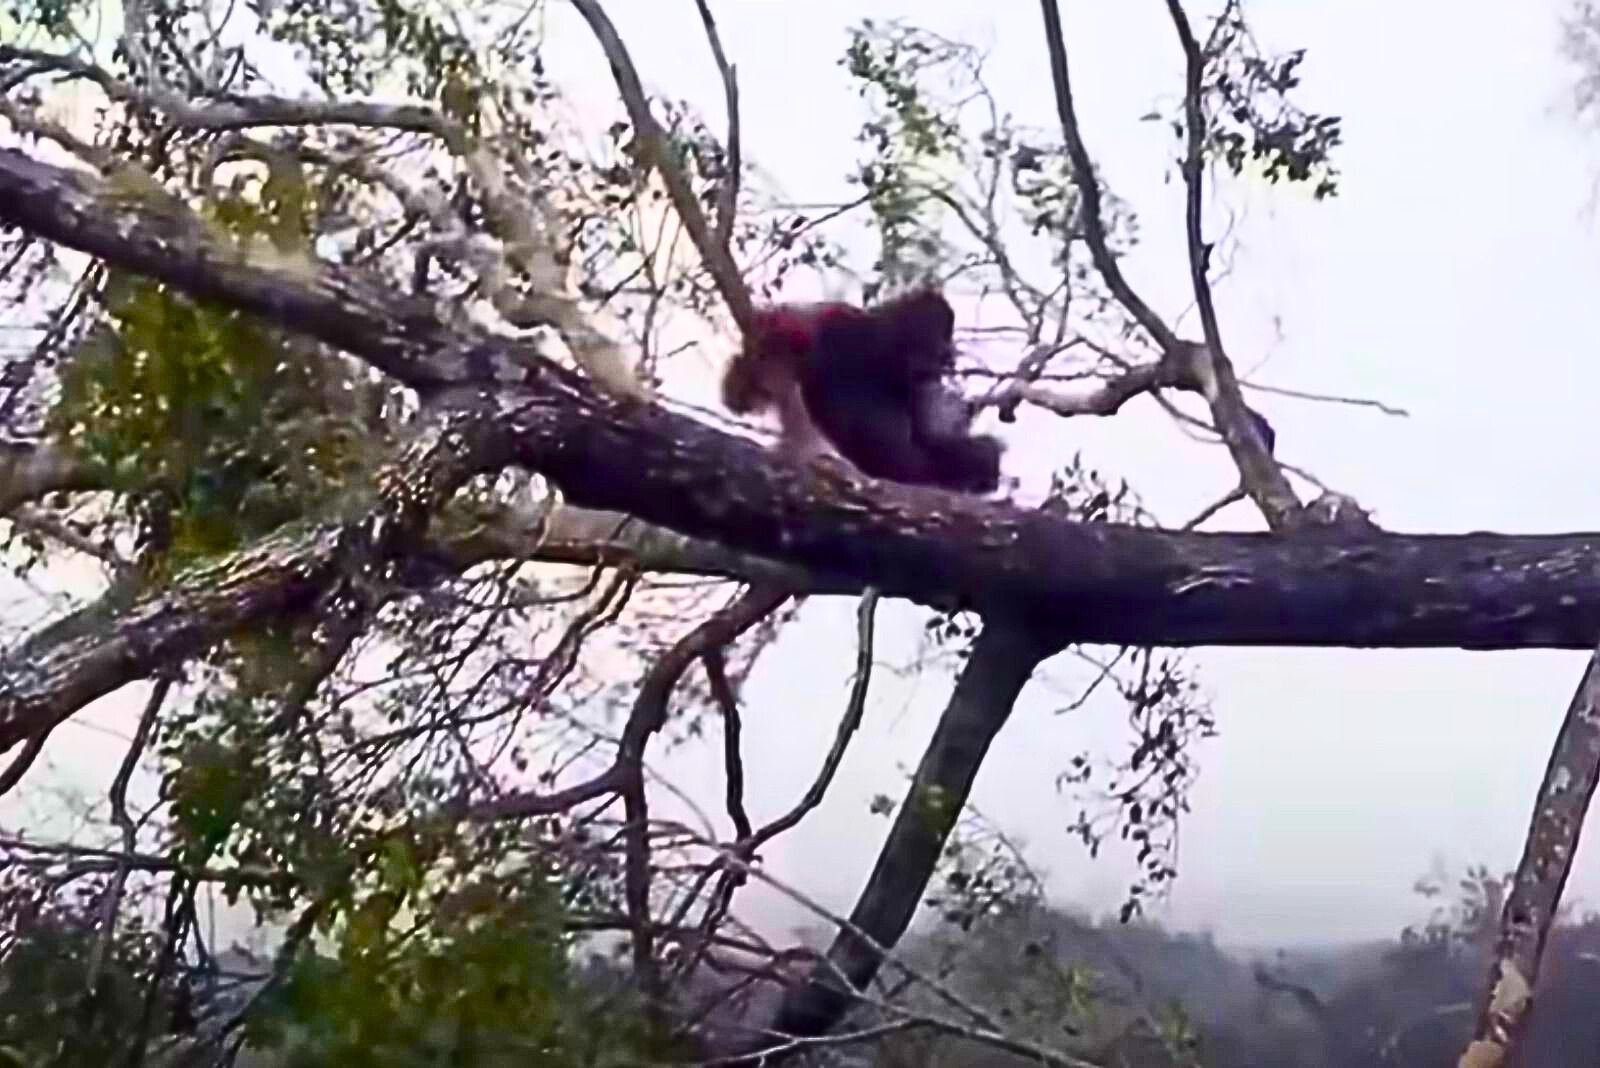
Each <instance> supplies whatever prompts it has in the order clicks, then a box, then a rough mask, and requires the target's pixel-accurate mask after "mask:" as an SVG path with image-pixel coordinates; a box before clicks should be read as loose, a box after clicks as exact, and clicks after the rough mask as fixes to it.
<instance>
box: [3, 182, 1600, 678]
mask: <svg viewBox="0 0 1600 1068" xmlns="http://www.w3.org/2000/svg"><path fill="white" fill-rule="evenodd" d="M169 218H170V213H169V212H168V211H166V210H163V209H162V208H160V207H159V206H152V205H151V204H149V203H148V202H146V201H144V200H142V199H138V198H135V199H131V200H128V199H120V198H118V197H117V196H115V194H113V193H111V192H110V191H109V190H108V189H107V187H106V185H105V183H101V182H98V181H97V180H96V179H94V178H92V177H89V176H85V175H82V174H77V173H74V172H70V171H67V170H64V169H62V168H58V167H52V166H50V165H47V164H44V163H40V162H38V161H35V160H32V159H29V158H28V157H27V156H25V155H23V154H21V153H18V152H14V151H0V221H4V222H8V223H11V224H13V225H18V226H21V227H23V228H24V229H26V230H29V231H30V232H33V233H36V234H38V235H39V236H41V237H46V238H50V239H52V240H56V241H59V242H61V243H63V244H67V245H70V246H72V247H75V248H80V249H83V250H85V251H88V252H91V253H93V254H95V255H98V256H100V257H102V258H103V259H105V260H107V261H108V262H110V263H112V264H114V265H116V266H119V267H122V268H124V269H128V270H135V271H140V272H143V273H146V274H148V275H150V276H152V277H156V278H159V279H161V280H162V281H165V282H167V283H168V284H170V285H173V286H174V287H175V288H178V289H180V290H183V291H185V292H188V293H190V294H191V295H194V296H198V297H205V298H210V299H214V300H218V301H222V302H225V303H228V304H230V305H233V306H235V307H239V308H243V309H245V310H249V311H253V312H256V313H258V314H262V315H264V316H267V317H270V318H271V319H272V320H274V321H275V322H278V323H279V324H281V325H284V326H286V327H288V328H290V329H295V330H299V331H301V332H304V333H307V334H310V335H313V336H316V337H318V338H320V339H322V340H324V341H327V342H329V343H330V344H336V345H339V346H340V347H342V348H345V349H346V350H347V351H349V352H351V353H353V354H355V355H357V356H358V357H361V358H364V359H366V360H368V361H369V362H371V363H372V364H373V365H374V366H378V367H380V368H383V369H384V370H386V371H389V372H390V373H393V374H395V375H396V376H397V377H399V378H401V379H402V380H404V381H407V382H409V383H411V384H413V385H415V386H417V387H418V388H420V389H422V390H423V392H424V393H425V394H430V393H437V392H439V391H440V390H444V389H449V388H450V384H451V383H460V384H462V385H461V389H462V392H463V393H470V394H472V395H474V396H482V398H483V399H484V400H485V401H486V402H487V404H488V407H487V408H486V409H485V416H484V418H486V419H490V420H492V421H493V422H494V423H495V424H496V425H497V426H498V427H499V429H500V430H501V431H503V432H504V433H505V434H506V436H507V438H508V442H509V444H508V446H507V447H508V449H509V450H511V451H510V453H509V459H510V460H511V461H513V462H518V463H522V464H524V465H526V466H528V467H529V468H532V469H534V470H537V471H539V472H541V473H543V474H545V475H546V476H547V477H548V478H550V479H551V481H553V482H554V483H555V484H556V485H557V486H558V487H559V488H560V489H561V490H562V491H563V492H564V493H565V494H566V496H567V498H568V500H569V501H572V502H574V503H576V504H578V505H581V506H585V507H589V508H597V509H610V510H616V511H620V512H626V513H628V514H631V515H634V516H637V517H639V518H641V519H643V520H645V521H647V522H650V523H653V524H656V525H658V526H662V527H666V528H669V529H671V530H674V531H677V532H679V533H680V534H685V535H688V536H691V537H696V538H703V539H707V540H711V541H716V542H718V543H720V544H722V545H725V546H728V547H729V548H732V549H735V550H737V551H739V552H744V553H752V554H756V555H760V556H765V557H770V558H773V559H776V560H781V561H784V562H786V563H789V564H791V565H795V566H799V567H802V568H805V569H808V570H812V571H815V572H818V573H820V574H821V575H823V576H825V577H826V580H827V581H831V582H837V583H838V586H837V587H835V588H841V589H842V588H844V587H846V586H849V587H853V588H856V589H859V588H860V587H861V586H862V585H867V584H870V585H872V586H874V587H876V588H878V589H880V590H881V591H882V592H883V593H884V594H885V595H886V596H894V597H907V598H911V599H914V600H917V601H921V602H924V603H942V604H951V603H966V604H970V605H973V606H975V607H984V608H998V609H1001V610H1003V611H1007V612H1010V613H1011V614H1022V615H1028V616H1032V617H1034V618H1035V619H1036V620H1037V621H1039V622H1040V623H1043V624H1045V625H1047V626H1048V627H1050V628H1051V629H1052V630H1053V631H1054V632H1055V634H1056V636H1057V638H1058V639H1059V640H1063V641H1068V640H1070V641H1089V642H1110V643H1117V644H1124V643H1125V644H1141V645H1151V644H1153V645H1165V646H1192V645H1257V644H1266V645H1331V646H1389V647H1462V648H1572V649H1578V648H1582V649H1587V648H1590V647H1591V646H1592V643H1593V636H1594V634H1595V633H1597V632H1600V535H1590V534H1579V535H1568V536H1549V535H1540V536H1528V537H1515V536H1504V535H1494V534H1469V535H1420V536H1401V535H1389V534H1373V535H1369V536H1365V537H1356V536H1353V535H1349V534H1336V533H1331V532H1330V533H1324V532H1316V531H1307V532H1304V533H1301V534H1298V535H1296V536H1293V537H1281V536H1273V535H1265V534H1199V533H1173V532H1167V531H1159V530H1149V529H1138V528H1131V527H1125V526H1118V525H1113V524H1082V523H1075V522H1071V521H1068V520H1064V519H1061V518H1059V517H1055V516H1051V515H1046V514H1041V513H1038V512H1032V511H1023V510H1020V509H1017V508H1013V507H1009V506H1007V505H1005V504H1001V503H995V502H989V501H983V500H977V499H973V498H964V497H959V496H955V495H951V494H946V493H940V492H937V491H932V490H920V489H915V488H910V487H898V486H893V485H890V484H886V483H882V482H876V481H873V480H870V479H865V478H859V477H852V476H850V475H848V474H845V473H842V472H839V471H833V470H818V469H807V468H805V467H802V466H800V465H796V464H793V463H788V462H786V461H784V460H782V459H780V458H777V457H774V456H773V455H772V454H771V453H769V452H768V451H766V450H764V449H762V448H761V447H760V446H758V445H756V444H755V443H753V442H750V441H747V440H745V439H742V438H737V437H734V436H732V435H729V434H725V433H722V432H720V431H718V430H715V429H712V428H711V427H709V426H706V425H705V424H703V423H700V422H697V421H695V420H693V419H690V418H688V417H687V416H683V415H678V414H676V413H674V412H670V411H667V410H665V409H663V408H661V407H659V406H655V405H648V404H638V403H633V402H629V401H625V400H619V399H616V398H613V397H611V396H609V395H607V394H605V393H604V392H603V391H602V390H601V389H599V388H598V387H596V386H595V385H594V384H593V383H591V382H589V381H588V380H586V379H584V378H583V377H581V376H579V375H577V374H576V373H573V372H570V371H567V370H565V369H563V368H561V367H559V366H557V365H555V364H554V363H552V362H551V361H549V360H546V359H544V358H542V357H541V356H539V355H538V354H537V353H536V352H535V351H533V350H532V349H530V348H528V347H527V346H523V345H520V344H517V343H513V342H510V341H506V340H503V339H499V338H495V337H493V336H491V335H489V334H488V333H486V332H481V331H477V330H474V329H473V328H472V327H470V326H467V325H458V326H451V325H447V324H446V323H444V322H442V321H441V320H440V319H439V318H438V317H437V316H435V315H434V314H432V313H431V310H430V309H428V308H427V307H425V306H424V305H423V304H422V303H420V302H418V301H416V300H414V299H412V298H408V297H404V296H398V295H395V294H393V293H391V292H387V291H384V290H381V289H378V288H376V287H373V286H369V285H367V284H365V283H363V282H361V281H360V280H359V279H358V278H357V277H356V276H354V275H352V274H350V273H349V272H344V271H337V270H332V269H323V268H318V267H317V266H316V265H313V264H309V263H307V264H304V265H301V266H299V267H297V268H294V269H287V268H282V267H279V266H263V265H260V264H257V263H254V262H251V261H248V260H245V259H241V258H239V257H238V256H237V255H235V254H234V253H233V252H232V251H230V245H229V244H228V243H227V242H226V240H225V238H223V237H218V236H216V235H213V234H212V233H210V232H209V231H206V230H205V229H204V228H199V227H196V228H194V229H184V230H182V231H181V232H180V233H178V234H177V235H176V236H174V235H173V229H172V226H171V225H170V224H168V223H167V222H166V221H165V220H168V219H169ZM511 369H518V370H519V371H520V374H521V377H522V381H520V382H508V381H504V380H503V379H501V380H499V381H496V379H497V378H498V377H499V376H501V375H503V374H506V373H510V370H511ZM469 382H474V383H475V384H473V385H467V384H466V383H469ZM297 551H298V550H297ZM311 551H312V552H313V553H314V552H315V550H314V549H312V550H311ZM298 562H299V564H300V565H301V566H302V567H304V566H307V565H309V564H310V563H311V561H310V560H307V559H300V560H299V561H298Z"/></svg>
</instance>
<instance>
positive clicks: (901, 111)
mask: <svg viewBox="0 0 1600 1068" xmlns="http://www.w3.org/2000/svg"><path fill="white" fill-rule="evenodd" d="M967 52H968V50H967V49H966V48H965V47H964V46H961V45H956V44H952V43H950V42H946V41H941V40H939V39H938V38H937V37H935V36H934V35H932V34H930V33H927V32H926V31H923V30H918V29H914V28H910V27H907V26H904V25H901V24H899V23H889V24H887V25H882V26H880V25H879V24H877V23H874V22H872V21H871V20H868V21H865V22H863V23H862V25H861V26H860V27H858V28H856V29H855V30H853V31H852V32H851V35H850V44H849V46H848V47H847V48H846V50H845V55H844V58H843V59H842V60H841V61H840V63H841V65H842V66H843V67H844V68H845V69H846V70H847V71H848V72H849V74H850V76H851V77H852V78H854V79H855V80H856V81H857V82H858V83H859V85H858V89H857V91H858V93H859V94H860V95H861V96H862V97H864V98H869V99H871V100H872V101H873V103H874V105H875V107H874V109H873V110H874V114H873V116H872V117H871V118H869V119H868V120H867V121H866V122H865V123H863V124H862V127H861V132H860V133H859V134H858V135H857V140H858V141H860V142H861V143H863V144H864V145H866V146H867V148H868V151H869V157H868V160H867V162H866V163H864V164H862V166H861V167H860V169H859V170H858V171H857V172H856V173H855V174H854V175H853V176H852V177H853V180H854V181H855V182H857V183H858V184H859V185H860V186H861V187H862V190H863V191H864V192H865V194H866V196H867V203H868V206H869V207H870V208H871V210H872V213H873V216H874V221H875V222H876V224H877V229H878V234H879V241H880V251H879V256H878V261H877V262H876V263H874V264H873V273H874V275H875V277H874V279H873V282H872V283H871V285H870V286H869V291H868V292H867V293H866V294H865V296H866V299H867V300H869V301H870V300H871V299H873V297H874V295H875V294H876V292H877V291H878V290H879V289H894V288H896V287H897V286H899V285H901V284H904V283H907V282H914V281H920V280H922V279H924V278H925V277H926V276H927V275H928V274H930V273H931V272H933V271H935V270H937V269H938V268H939V267H940V266H942V265H943V262H944V260H945V259H946V258H947V257H946V250H945V246H944V243H943V242H942V241H941V240H940V239H939V235H938V231H937V230H936V229H935V228H934V227H932V226H931V225H930V220H929V215H930V213H934V214H936V213H935V212H934V205H933V203H932V201H931V200H930V198H929V197H928V195H927V190H926V180H927V179H926V175H927V173H928V172H934V171H937V170H938V169H939V168H940V167H941V166H945V167H958V166H959V165H960V164H961V162H962V159H963V156H964V154H965V149H966V146H965V142H964V140H963V138H962V135H961V128H960V125H959V124H958V123H957V122H956V121H955V120H954V119H953V118H951V117H950V116H949V115H947V114H946V113H945V109H944V108H943V107H942V106H941V105H940V104H939V103H938V102H937V101H936V100H935V99H933V98H932V97H930V95H929V93H928V91H927V90H926V89H925V88H924V87H923V86H922V84H921V80H922V78H923V77H924V76H926V75H927V74H928V73H929V72H930V71H941V70H943V69H945V68H947V67H948V66H949V65H950V64H951V63H952V62H953V61H956V60H958V59H961V58H964V57H965V56H966V54H967Z"/></svg>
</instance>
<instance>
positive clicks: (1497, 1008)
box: [1460, 652, 1600, 1068]
mask: <svg viewBox="0 0 1600 1068" xmlns="http://www.w3.org/2000/svg"><path fill="white" fill-rule="evenodd" d="M1596 782H1600V652H1597V653H1596V654H1595V655H1594V656H1592V657H1590V659H1589V666H1588V667H1587V668H1586V669H1585V670H1584V673H1583V679H1582V680H1581V681H1580V682H1579V683H1578V689H1577V691H1576V692H1575V693H1574V694H1573V695H1572V701H1571V703H1570V704H1569V705H1568V708H1567V714H1566V717H1565V719H1563V721H1562V723H1561V730H1560V732H1559V733H1558V734H1557V735H1556V742H1555V746H1554V747H1553V748H1552V750H1551V753H1550V763H1549V764H1548V765H1547V766H1546V767H1545V772H1544V780H1543V781H1542V782H1541V783H1540V785H1539V793H1538V796H1537V797H1536V798H1535V800H1534V806H1533V817H1532V819H1531V820H1530V821H1529V827H1528V836H1527V840H1526V843H1525V844H1524V846H1523V851H1522V860H1521V861H1520V862H1519V863H1518V864H1517V874H1516V878H1515V880H1514V881H1513V883H1512V885H1511V893H1510V894H1508V895H1507V896H1506V904H1505V910H1504V915H1503V916H1502V918H1501V923H1500V938H1499V941H1498V942H1497V943H1496V945H1495V950H1494V956H1493V958H1492V959H1491V960H1490V963H1489V978H1488V982H1487V984H1486V989H1485V991H1484V994H1483V999H1482V1003H1481V1004H1480V1005H1479V1007H1478V1021H1477V1025H1476V1026H1475V1027H1474V1029H1473V1037H1472V1042H1471V1043H1470V1044H1469V1045H1468V1046H1467V1049H1466V1051H1465V1052H1464V1053H1463V1054H1462V1056H1461V1060H1460V1065H1461V1068H1497V1066H1498V1065H1501V1064H1504V1063H1505V1062H1506V1059H1507V1057H1508V1056H1510V1054H1511V1052H1512V1051H1513V1050H1515V1049H1516V1047H1517V1043H1518V1042H1519V1040H1520V1039H1521V1036H1522V1034H1523V1033H1524V1032H1525V1031H1526V1029H1527V1024H1528V1018H1529V1016H1530V1014H1531V1013H1532V1010H1533V991H1534V983H1535V980H1537V978H1538V976H1539V961H1540V959H1541V958H1542V957H1543V956H1544V944H1545V939H1546V937H1547V936H1548V935H1549V934H1550V927H1551V925H1552V924H1554V923H1555V918H1556V909H1557V908H1558V907H1559V906H1560V904H1561V891H1562V889H1563V888H1564V887H1565V886H1566V883H1567V876H1568V875H1570V874H1571V872H1572V861H1573V858H1574V857H1575V856H1576V855H1577V852H1578V838H1579V835H1580V834H1581V833H1582V832H1583V821H1584V817H1585V816H1586V815H1587V814H1588V811H1589V802H1590V800H1591V799H1592V798H1593V797H1594V790H1595V784H1596Z"/></svg>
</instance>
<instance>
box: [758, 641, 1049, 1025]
mask: <svg viewBox="0 0 1600 1068" xmlns="http://www.w3.org/2000/svg"><path fill="white" fill-rule="evenodd" d="M1051 651H1052V650H1051V649H1050V647H1048V646H1046V645H1044V644H1041V643H1040V641H1039V640H1038V637H1037V635H1036V634H1035V633H1034V632H1033V630H1032V628H1030V627H1026V626H1023V627H1018V626H1015V625H1013V624H1011V623H1009V622H1004V621H995V620H990V621H989V622H988V623H987V624H986V625H985V627H984V630H983V633H982V634H980V635H979V636H978V639H977V641H976V642H975V643H974V644H973V647H972V653H971V655H970V656H969V657H968V658H967V663H966V666H965V667H964V668H963V669H962V672H961V676H960V678H958V679H957V680H956V688H955V692H954V693H953V694H952V695H951V697H950V705H949V707H948V708H947V709H946V710H945V712H944V715H943V716H942V717H941V718H940V720H939V726H938V728H937V730H935V732H934V736H933V740H932V741H931V742H929V743H928V748H927V751H926V752H924V753H923V756H922V763H921V764H920V765H918V767H917V772H916V775H915V776H914V777H913V778H912V781H911V789H910V790H909V791H908V792H907V794H906V798H905V800H904V801H902V802H901V804H900V808H899V811H897V812H896V813H895V820H894V825H893V826H892V827H891V828H890V830H889V836H888V839H887V841H886V843H885V845H884V848H883V851H882V852H881V853H879V854H878V862H877V864H876V865H875V866H874V867H873V869H872V875H871V877H870V878H869V879H868V880H867V886H866V889H865V890H863V891H862V892H861V896H860V898H858V899H857V901H856V907H855V909H854V911H853V912H851V914H850V920H849V925H848V926H847V927H843V928H841V929H840V931H839V934H838V935H837V936H836V937H835V938H834V941H833V945H832V946H831V947H829V949H828V953H827V956H826V958H825V959H824V960H823V961H820V962H818V964H817V965H816V967H815V969H814V970H813V973H812V977H811V980H810V982H808V983H807V984H805V985H803V986H797V987H794V988H791V990H790V992H789V994H788V996H786V997H785V998H784V1001H783V1005H782V1007H781V1008H780V1009H779V1011H778V1016H777V1019H776V1020H775V1022H774V1024H773V1027H772V1030H773V1031H775V1032H776V1033H778V1034H780V1035H793V1036H797V1037H807V1036H810V1035H817V1034H821V1033H823V1032H825V1031H827V1030H828V1029H829V1028H831V1027H832V1026H833V1025H834V1024H835V1023H837V1022H838V1021H839V1019H840V1018H841V1017H842V1016H843V1015H844V1013H845V1011H846V1010H847V1009H848V1008H849V1006H850V1005H851V1003H852V1002H853V1001H854V998H855V994H856V992H857V991H860V990H862V989H863V988H865V987H866V985H867V983H869V982H871V981H872V977H873V976H874V975H876V974H877V971H878V968H879V967H880V966H881V964H882V963H883V953H882V951H881V950H880V948H879V947H882V948H883V949H889V948H892V947H893V946H894V945H895V944H896V943H897V942H899V940H900V936H901V935H903V934H904V933H905V931H906V928H907V927H908V926H909V925H910V923H911V916H912V913H913V912H914V911H915V910H916V907H917V902H918V901H920V900H921V899H922V890H923V888H924V887H925V886H927V884H928V879H929V878H930V877H931V876H932V874H933V870H934V866H935V865H936V864H937V863H938V861H939V856H940V854H941V853H942V852H943V850H944V844H945V841H946V839H947V838H948V837H949V834H950V829H951V828H952V827H954V826H955V821H956V818H957V817H958V816H959V815H960V814H961V810H962V808H963V807H964V806H965V805H966V801H967V796H968V795H969V794H970V793H971V791H972V784H973V781H974V780H975V779H976V778H977V775H978V769H979V768H980V767H981V766H982V765H983V758H984V756H985V755H986V754H987V753H988V751H989V745H990V743H991V742H993V741H994V738H995V735H996V734H998V733H999V731H1000V728H1001V727H1002V726H1004V725H1005V722H1006V720H1007V718H1008V717H1009V716H1010V714H1011V709H1012V708H1013V706H1014V705H1015V704H1016V700H1017V695H1018V694H1019V693H1021V691H1022V687H1023V686H1024V685H1025V684H1026V683H1027V681H1028V679H1029V677H1031V676H1032V675H1033V672H1034V669H1035V668H1036V667H1037V666H1038V665H1039V662H1040V661H1041V660H1042V659H1044V658H1045V657H1046V656H1048V655H1049V654H1050V652H1051ZM863 935H864V936H866V937H865V938H863V937H861V936H863Z"/></svg>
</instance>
